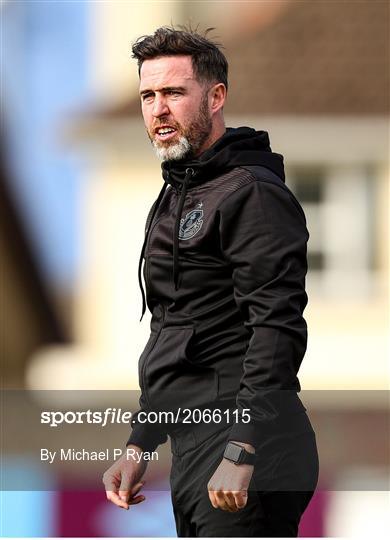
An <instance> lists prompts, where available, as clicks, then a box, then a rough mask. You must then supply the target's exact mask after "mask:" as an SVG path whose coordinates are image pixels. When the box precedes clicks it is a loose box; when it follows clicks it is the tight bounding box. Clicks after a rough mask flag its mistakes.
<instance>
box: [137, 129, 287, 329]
mask: <svg viewBox="0 0 390 540" xmlns="http://www.w3.org/2000/svg"><path fill="white" fill-rule="evenodd" d="M249 165H261V166H263V167H266V168H267V169H270V170H271V171H272V172H273V173H275V174H276V175H277V176H279V178H281V179H282V180H283V182H284V181H285V175H284V165H283V156H282V155H281V154H277V153H275V152H272V150H271V146H270V142H269V137H268V133H267V132H266V131H256V130H255V129H253V128H249V127H239V128H227V129H226V132H225V133H224V134H223V135H222V137H220V138H219V139H218V140H217V141H216V142H215V143H214V144H213V145H212V146H210V147H209V148H208V149H207V150H205V152H203V153H202V154H201V155H200V156H199V157H198V158H197V159H192V160H178V161H163V163H162V164H161V169H162V176H163V179H164V185H163V187H162V189H161V191H160V193H159V195H158V197H157V200H156V203H155V205H154V209H153V212H152V215H151V218H150V220H149V227H148V230H147V231H146V234H145V239H144V243H143V246H142V250H141V255H140V259H139V265H138V281H139V285H140V289H141V293H142V315H141V319H140V320H142V317H143V315H144V313H145V311H146V298H145V292H144V289H143V284H142V263H143V258H144V254H145V249H146V245H147V241H148V236H149V231H150V226H151V224H152V222H153V219H154V216H155V214H156V212H157V209H158V207H159V205H160V203H161V201H162V198H163V196H164V193H165V190H166V188H167V185H168V184H170V185H171V186H172V187H174V188H175V189H176V190H177V191H178V192H180V196H179V198H178V202H177V211H176V220H175V226H174V229H173V280H174V287H175V290H178V288H179V285H178V284H179V229H180V220H181V214H182V210H183V206H184V201H185V195H186V192H187V189H188V188H192V187H195V186H198V185H200V184H203V183H204V182H207V181H210V180H211V179H212V178H214V177H217V176H220V175H222V174H225V173H226V172H228V171H229V170H230V169H233V168H234V167H242V166H249Z"/></svg>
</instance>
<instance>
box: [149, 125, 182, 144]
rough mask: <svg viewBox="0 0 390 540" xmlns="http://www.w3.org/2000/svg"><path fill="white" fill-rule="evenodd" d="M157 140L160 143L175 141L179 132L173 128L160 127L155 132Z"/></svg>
mask: <svg viewBox="0 0 390 540" xmlns="http://www.w3.org/2000/svg"><path fill="white" fill-rule="evenodd" d="M154 132H155V134H156V138H157V140H159V141H168V140H170V139H173V137H174V136H175V135H176V133H177V130H176V129H175V128H173V127H172V126H160V127H158V128H156V129H155V130H154Z"/></svg>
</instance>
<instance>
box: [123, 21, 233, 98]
mask: <svg viewBox="0 0 390 540" xmlns="http://www.w3.org/2000/svg"><path fill="white" fill-rule="evenodd" d="M212 30H214V28H208V29H207V30H206V31H205V32H204V34H203V35H202V34H199V33H198V31H197V30H192V29H191V28H186V27H184V26H179V27H178V28H174V27H173V26H172V27H170V26H162V27H161V28H158V29H157V30H156V31H155V32H154V34H151V35H149V36H141V37H139V38H138V39H137V40H136V41H135V43H134V44H133V46H132V52H133V54H132V58H135V59H136V60H137V62H138V74H140V73H141V67H142V64H143V62H144V61H145V60H152V59H153V58H157V57H159V56H176V55H177V56H178V55H183V56H186V55H188V56H191V59H192V69H193V72H194V75H195V77H196V79H197V80H198V81H199V82H203V81H209V82H213V81H215V82H221V83H223V84H224V85H225V86H226V89H227V87H228V62H227V60H226V58H225V56H224V54H223V53H222V52H221V50H220V47H222V45H221V44H220V43H217V42H215V41H211V40H210V39H208V38H207V37H206V36H207V34H208V33H209V32H210V31H212Z"/></svg>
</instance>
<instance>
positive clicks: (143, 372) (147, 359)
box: [141, 304, 165, 409]
mask: <svg viewBox="0 0 390 540" xmlns="http://www.w3.org/2000/svg"><path fill="white" fill-rule="evenodd" d="M160 306H161V310H162V316H161V325H160V328H159V330H158V331H157V332H156V335H155V338H154V340H153V342H152V345H151V347H150V349H149V351H148V354H147V357H146V358H145V360H144V365H143V366H142V370H141V380H142V388H143V390H142V392H143V396H144V398H145V401H146V403H147V405H148V407H149V409H150V408H151V404H150V400H149V394H148V387H147V384H146V375H145V372H146V368H147V365H148V361H149V358H150V355H151V354H152V352H153V349H154V347H155V346H156V343H157V341H158V338H159V337H160V334H161V331H162V329H163V328H164V321H165V306H164V305H163V304H160Z"/></svg>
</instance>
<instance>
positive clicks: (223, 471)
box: [207, 443, 255, 512]
mask: <svg viewBox="0 0 390 540" xmlns="http://www.w3.org/2000/svg"><path fill="white" fill-rule="evenodd" d="M237 444H240V445H241V446H243V447H244V448H245V449H246V450H247V452H253V453H254V451H255V450H254V448H253V446H251V445H248V444H243V443H237ZM253 469H254V467H253V465H247V464H244V463H242V464H240V465H236V464H235V463H233V462H231V461H229V460H228V459H225V458H223V459H222V461H221V463H220V464H219V466H218V468H217V470H216V471H215V473H214V474H213V476H212V477H211V479H210V481H209V483H208V484H207V489H208V490H209V499H210V501H211V504H212V505H213V507H214V508H220V509H221V510H226V511H227V512H238V511H239V510H241V508H244V507H245V506H246V503H247V501H248V487H249V483H250V481H251V478H252V474H253Z"/></svg>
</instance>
